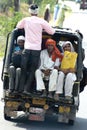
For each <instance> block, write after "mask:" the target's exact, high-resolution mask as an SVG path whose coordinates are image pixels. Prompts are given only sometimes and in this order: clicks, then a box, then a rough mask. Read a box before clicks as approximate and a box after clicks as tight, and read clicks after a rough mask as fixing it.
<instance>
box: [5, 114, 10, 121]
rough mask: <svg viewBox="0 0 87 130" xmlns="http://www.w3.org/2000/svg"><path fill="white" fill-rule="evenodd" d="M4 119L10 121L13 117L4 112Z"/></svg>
mask: <svg viewBox="0 0 87 130" xmlns="http://www.w3.org/2000/svg"><path fill="white" fill-rule="evenodd" d="M4 119H5V120H8V121H9V120H10V119H11V117H10V116H7V115H6V114H5V113H4Z"/></svg>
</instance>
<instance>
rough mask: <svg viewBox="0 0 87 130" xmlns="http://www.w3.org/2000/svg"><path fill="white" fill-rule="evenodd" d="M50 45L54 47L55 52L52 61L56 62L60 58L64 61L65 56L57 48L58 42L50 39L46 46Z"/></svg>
mask: <svg viewBox="0 0 87 130" xmlns="http://www.w3.org/2000/svg"><path fill="white" fill-rule="evenodd" d="M49 44H51V45H53V46H54V51H53V53H52V60H53V61H55V60H56V58H60V60H62V58H63V56H62V54H61V53H60V51H59V50H58V48H57V47H56V41H54V40H53V39H48V40H47V41H46V46H48V45H49Z"/></svg>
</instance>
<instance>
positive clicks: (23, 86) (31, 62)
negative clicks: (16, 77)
mask: <svg viewBox="0 0 87 130" xmlns="http://www.w3.org/2000/svg"><path fill="white" fill-rule="evenodd" d="M39 59H40V51H37V50H27V49H26V50H24V51H23V53H22V59H21V60H22V61H21V79H20V86H19V91H28V92H30V89H31V85H32V82H33V80H34V76H35V71H36V69H37V68H38V63H39ZM27 72H28V76H27ZM32 87H33V86H32Z"/></svg>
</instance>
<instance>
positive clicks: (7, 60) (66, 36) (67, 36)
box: [2, 29, 82, 95]
mask: <svg viewBox="0 0 87 130" xmlns="http://www.w3.org/2000/svg"><path fill="white" fill-rule="evenodd" d="M20 35H25V33H24V30H18V29H15V30H14V31H13V32H12V33H11V37H10V36H8V39H9V37H10V42H8V41H9V40H7V43H6V50H5V57H4V63H3V71H2V77H3V75H5V74H6V73H8V72H9V71H8V70H9V66H10V64H11V62H12V60H11V57H12V53H13V50H14V47H15V46H17V37H18V36H20ZM48 38H52V39H54V40H55V41H56V43H57V44H56V46H57V47H58V49H59V50H60V51H61V52H62V49H61V46H62V44H63V43H64V42H65V41H70V42H71V43H72V44H73V47H74V49H75V51H76V52H77V53H78V59H77V73H76V74H77V81H76V82H75V84H74V88H75V89H73V90H74V92H73V95H77V93H78V87H79V85H77V86H78V87H75V86H76V84H77V83H78V82H79V81H80V80H81V78H82V77H81V73H82V71H81V69H82V61H81V55H82V54H81V46H82V45H81V41H80V40H81V39H80V38H79V36H78V35H77V34H76V33H72V32H71V31H70V32H69V31H67V30H66V31H64V30H63V31H60V30H58V31H56V33H55V34H54V35H53V36H52V35H48V34H47V33H46V32H44V31H43V36H42V50H43V49H45V48H46V47H45V42H46V40H47V39H48ZM5 71H6V72H5ZM4 73H5V74H4ZM7 75H9V74H6V76H5V77H4V80H5V82H4V89H5V90H8V89H9V78H8V76H7ZM7 81H8V84H7ZM32 86H33V87H32V92H36V82H35V79H34V82H33V84H32ZM47 86H48V82H47V81H46V87H47Z"/></svg>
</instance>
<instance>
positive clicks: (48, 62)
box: [40, 49, 60, 70]
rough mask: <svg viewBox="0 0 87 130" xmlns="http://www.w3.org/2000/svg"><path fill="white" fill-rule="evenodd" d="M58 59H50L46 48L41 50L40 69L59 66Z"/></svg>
mask: <svg viewBox="0 0 87 130" xmlns="http://www.w3.org/2000/svg"><path fill="white" fill-rule="evenodd" d="M59 65H60V61H59V58H57V59H56V60H55V62H54V61H53V60H52V57H49V54H48V52H47V49H45V50H43V51H41V54H40V69H44V70H46V69H51V70H53V69H54V66H59Z"/></svg>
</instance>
